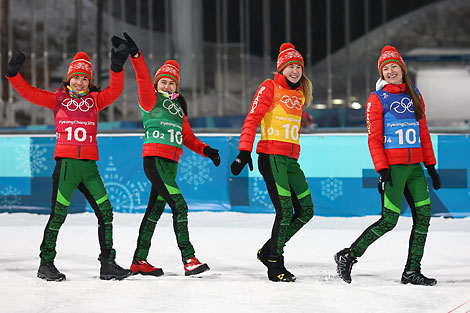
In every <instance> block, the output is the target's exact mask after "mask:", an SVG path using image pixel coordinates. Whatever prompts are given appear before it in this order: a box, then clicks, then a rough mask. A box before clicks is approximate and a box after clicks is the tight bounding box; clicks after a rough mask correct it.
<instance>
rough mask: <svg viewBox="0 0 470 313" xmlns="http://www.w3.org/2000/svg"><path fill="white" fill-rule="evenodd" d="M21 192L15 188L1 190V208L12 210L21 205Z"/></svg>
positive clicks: (9, 187)
mask: <svg viewBox="0 0 470 313" xmlns="http://www.w3.org/2000/svg"><path fill="white" fill-rule="evenodd" d="M19 195H20V191H19V190H18V189H17V188H15V187H13V186H11V185H10V186H8V187H5V188H3V189H2V190H0V207H3V208H9V209H10V208H12V207H15V206H18V205H20V203H21V201H20V197H19Z"/></svg>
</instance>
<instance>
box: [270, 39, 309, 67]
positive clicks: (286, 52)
mask: <svg viewBox="0 0 470 313" xmlns="http://www.w3.org/2000/svg"><path fill="white" fill-rule="evenodd" d="M292 63H298V64H300V65H301V66H302V69H304V59H303V58H302V55H301V54H300V53H299V51H297V50H295V47H294V45H293V44H291V43H289V42H287V43H283V44H282V45H281V48H279V56H278V57H277V71H278V72H279V73H281V72H282V70H283V69H284V68H286V67H287V66H289V65H290V64H292Z"/></svg>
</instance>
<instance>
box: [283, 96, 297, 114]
mask: <svg viewBox="0 0 470 313" xmlns="http://www.w3.org/2000/svg"><path fill="white" fill-rule="evenodd" d="M280 101H281V102H282V103H284V104H285V105H286V106H287V107H288V108H289V109H292V108H296V109H297V110H299V111H301V110H302V107H303V103H302V98H299V97H297V96H292V97H290V96H288V95H284V96H282V98H281V100H280Z"/></svg>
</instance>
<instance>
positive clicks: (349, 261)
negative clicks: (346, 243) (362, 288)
mask: <svg viewBox="0 0 470 313" xmlns="http://www.w3.org/2000/svg"><path fill="white" fill-rule="evenodd" d="M335 262H336V272H337V273H338V275H339V277H341V278H342V279H343V280H344V281H345V282H347V283H348V284H350V283H351V281H352V279H351V270H352V266H353V264H355V263H357V259H356V258H353V257H352V256H351V249H349V248H345V249H343V250H341V251H340V252H338V253H336V254H335Z"/></svg>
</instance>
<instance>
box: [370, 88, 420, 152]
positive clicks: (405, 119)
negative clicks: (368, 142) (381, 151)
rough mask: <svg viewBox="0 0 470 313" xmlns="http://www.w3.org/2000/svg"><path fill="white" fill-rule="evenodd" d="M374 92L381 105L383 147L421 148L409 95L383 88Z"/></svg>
mask: <svg viewBox="0 0 470 313" xmlns="http://www.w3.org/2000/svg"><path fill="white" fill-rule="evenodd" d="M417 92H418V91H417ZM374 93H375V94H376V95H377V96H378V97H379V100H380V102H381V103H382V107H383V122H384V127H383V132H384V148H385V149H396V148H421V140H420V137H419V121H417V120H416V118H415V113H414V107H413V100H411V97H410V96H409V95H408V94H407V93H402V94H393V93H390V92H387V91H384V90H379V91H375V92H374Z"/></svg>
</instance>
